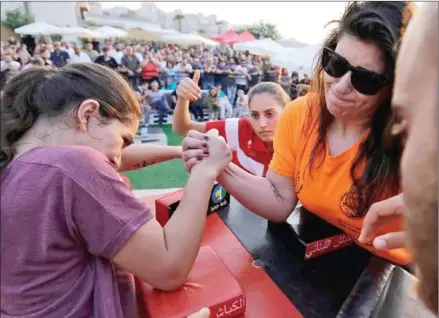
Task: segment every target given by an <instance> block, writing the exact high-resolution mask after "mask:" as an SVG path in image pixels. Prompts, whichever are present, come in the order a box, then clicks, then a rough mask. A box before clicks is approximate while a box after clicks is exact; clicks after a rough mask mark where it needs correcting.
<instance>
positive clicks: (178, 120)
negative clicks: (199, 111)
mask: <svg viewBox="0 0 439 318" xmlns="http://www.w3.org/2000/svg"><path fill="white" fill-rule="evenodd" d="M191 123H192V120H191V114H190V112H189V101H188V100H185V99H182V98H177V104H176V106H175V110H174V117H173V121H172V131H173V132H175V133H177V134H179V135H181V136H184V135H186V133H187V132H188V131H189V129H190V127H191Z"/></svg>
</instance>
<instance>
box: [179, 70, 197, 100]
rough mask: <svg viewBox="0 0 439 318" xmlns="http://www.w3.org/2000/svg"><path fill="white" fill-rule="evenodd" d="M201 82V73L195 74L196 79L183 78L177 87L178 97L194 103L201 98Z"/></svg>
mask: <svg viewBox="0 0 439 318" xmlns="http://www.w3.org/2000/svg"><path fill="white" fill-rule="evenodd" d="M199 80H200V71H199V70H196V71H195V72H194V78H193V79H190V78H189V77H186V78H183V79H182V80H181V81H180V84H178V87H177V97H178V98H180V99H183V100H187V101H190V102H194V101H196V100H198V99H199V98H201V89H200V88H199V87H198V82H199Z"/></svg>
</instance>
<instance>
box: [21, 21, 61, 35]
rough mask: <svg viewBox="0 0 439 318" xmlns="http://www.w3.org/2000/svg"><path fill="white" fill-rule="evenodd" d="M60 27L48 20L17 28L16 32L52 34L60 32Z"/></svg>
mask: <svg viewBox="0 0 439 318" xmlns="http://www.w3.org/2000/svg"><path fill="white" fill-rule="evenodd" d="M59 30H60V29H59V28H58V27H56V26H54V25H51V24H48V23H46V22H34V23H31V24H26V25H23V26H22V27H19V28H16V29H15V30H14V32H15V33H18V34H26V35H50V34H59V33H58V32H59Z"/></svg>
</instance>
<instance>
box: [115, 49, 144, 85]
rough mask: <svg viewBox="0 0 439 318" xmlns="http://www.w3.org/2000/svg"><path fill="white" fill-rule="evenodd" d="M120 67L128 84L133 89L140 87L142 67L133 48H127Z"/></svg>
mask: <svg viewBox="0 0 439 318" xmlns="http://www.w3.org/2000/svg"><path fill="white" fill-rule="evenodd" d="M120 65H121V68H120V71H121V72H122V73H123V74H124V75H125V77H126V79H127V81H128V83H130V84H131V86H132V87H136V86H138V85H139V79H140V72H141V71H142V67H141V65H140V61H139V60H138V59H137V57H136V56H135V55H134V51H133V48H132V47H131V46H127V47H126V48H125V55H124V56H123V57H122V59H121V63H120Z"/></svg>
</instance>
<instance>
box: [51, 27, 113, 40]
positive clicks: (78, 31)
mask: <svg viewBox="0 0 439 318" xmlns="http://www.w3.org/2000/svg"><path fill="white" fill-rule="evenodd" d="M59 29H60V31H59V33H58V34H61V35H76V36H78V37H82V38H104V37H105V36H106V35H105V34H102V33H100V32H98V31H94V30H89V29H86V28H82V27H72V28H67V27H66V28H59Z"/></svg>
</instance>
